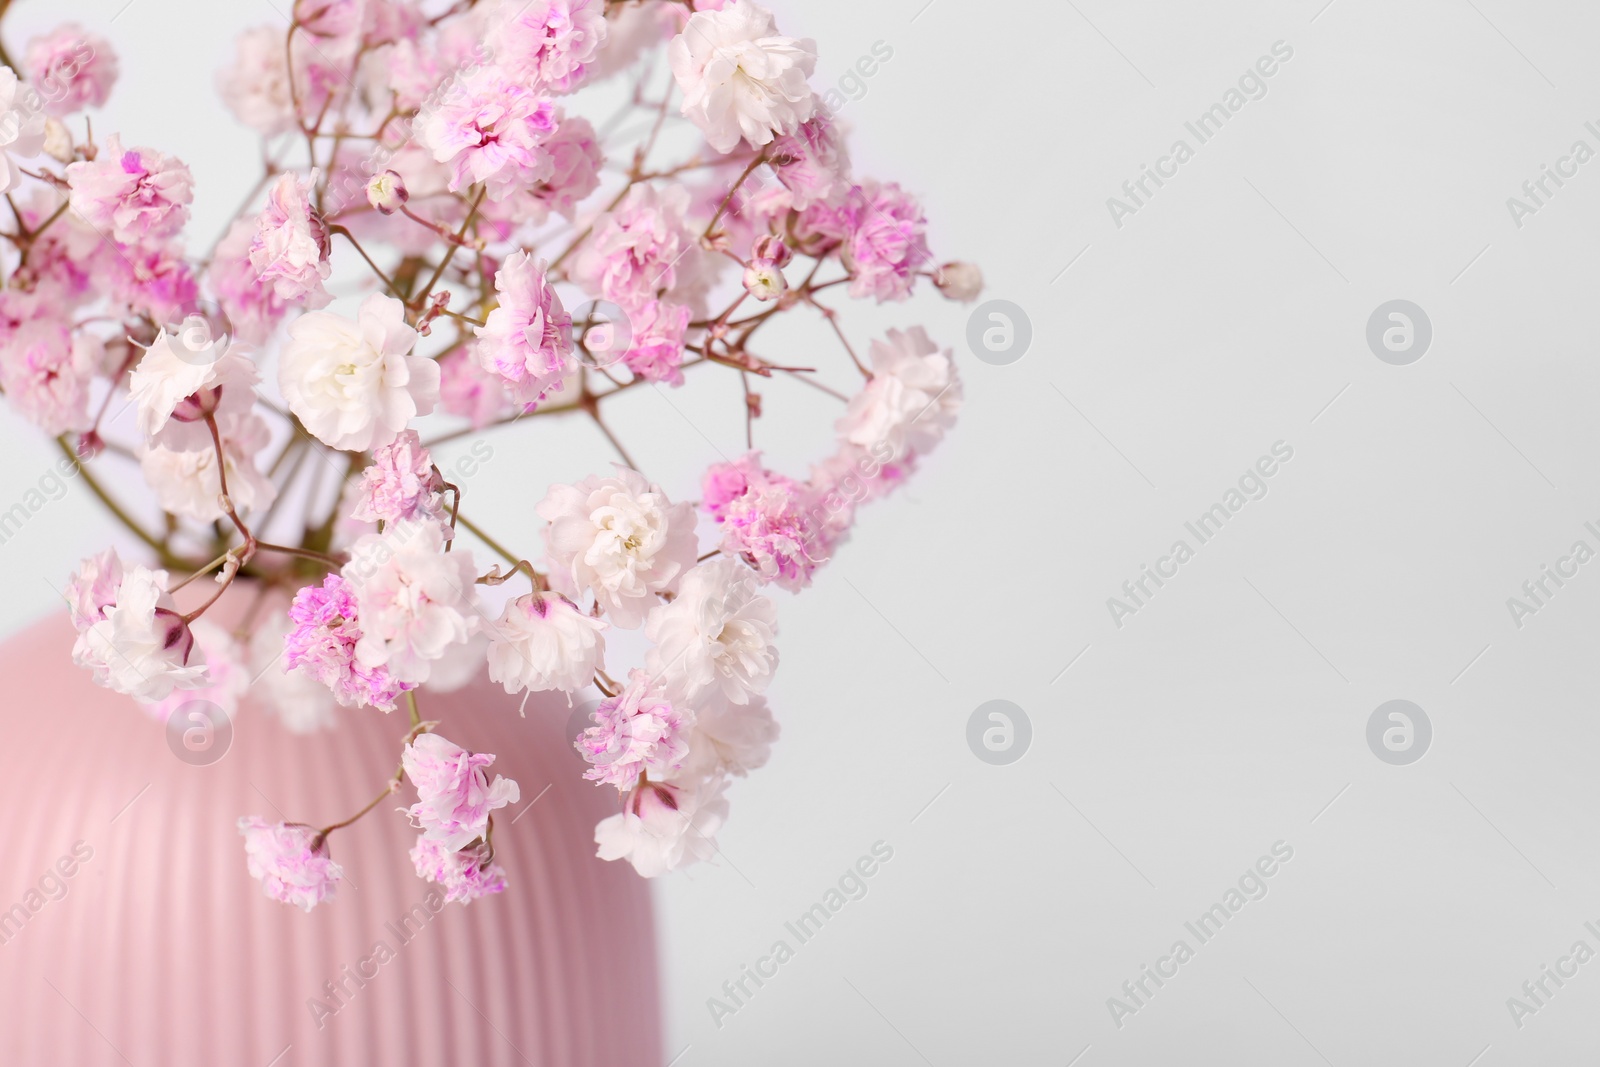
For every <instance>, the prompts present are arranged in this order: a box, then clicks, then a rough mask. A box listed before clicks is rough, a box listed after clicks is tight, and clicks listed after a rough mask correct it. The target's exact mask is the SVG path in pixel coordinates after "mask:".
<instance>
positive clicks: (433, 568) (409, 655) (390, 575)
mask: <svg viewBox="0 0 1600 1067" xmlns="http://www.w3.org/2000/svg"><path fill="white" fill-rule="evenodd" d="M340 574H341V575H343V577H344V579H345V581H347V582H349V583H350V585H351V587H352V588H353V589H354V590H355V595H356V604H357V607H358V608H359V610H360V613H361V640H360V641H358V642H357V643H356V661H357V662H359V663H360V664H361V665H362V666H364V667H368V668H376V667H387V668H388V670H389V675H390V677H392V678H394V680H395V681H398V682H411V683H414V684H417V685H421V684H422V683H423V682H426V681H427V680H428V675H429V673H430V671H431V668H432V664H433V661H434V660H437V659H439V658H441V657H442V656H444V654H445V653H446V652H447V651H449V648H450V646H451V645H453V644H458V643H460V642H464V641H466V640H467V639H468V638H469V637H471V636H472V634H473V633H474V632H475V630H476V629H477V621H478V620H477V615H476V609H475V607H474V603H475V597H476V589H475V584H474V583H475V582H476V581H477V578H478V573H477V571H476V570H475V569H474V566H473V562H472V553H471V552H469V551H467V550H466V549H457V550H456V551H453V552H445V551H444V536H443V534H442V533H441V532H440V530H439V524H438V523H435V522H397V523H394V524H393V525H391V526H389V527H388V528H387V529H385V530H384V531H383V533H381V534H368V535H367V536H365V537H363V538H361V539H360V540H358V541H357V542H356V543H355V544H354V545H352V546H351V548H350V562H349V563H346V564H345V565H344V568H343V569H342V570H341V571H340Z"/></svg>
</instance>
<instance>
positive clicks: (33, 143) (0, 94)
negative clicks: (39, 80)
mask: <svg viewBox="0 0 1600 1067" xmlns="http://www.w3.org/2000/svg"><path fill="white" fill-rule="evenodd" d="M42 104H43V102H42V101H41V100H40V99H39V94H38V93H36V92H34V91H33V89H32V87H31V86H28V85H24V84H23V83H22V82H21V81H19V80H18V78H17V72H16V71H14V70H12V69H11V68H10V67H0V193H9V192H10V191H11V190H13V189H15V188H16V187H17V185H18V184H19V183H20V182H21V181H22V171H21V170H20V169H19V168H18V167H17V165H16V163H15V162H14V161H13V160H12V157H13V156H15V157H17V158H20V159H29V158H31V157H33V156H36V155H38V154H39V153H40V152H41V151H42V150H43V149H44V138H45V115H44V110H43V106H42Z"/></svg>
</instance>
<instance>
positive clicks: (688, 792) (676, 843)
mask: <svg viewBox="0 0 1600 1067" xmlns="http://www.w3.org/2000/svg"><path fill="white" fill-rule="evenodd" d="M727 785H728V780H727V779H726V778H720V777H719V778H713V779H710V780H708V781H704V782H692V783H684V784H679V783H673V784H670V785H669V784H666V783H658V782H650V783H649V784H647V785H645V786H644V787H643V788H641V789H639V790H637V791H635V792H634V793H632V794H630V795H629V796H628V798H627V800H626V801H625V802H624V806H623V810H622V811H621V812H619V813H618V814H616V815H613V816H611V817H610V818H608V819H602V820H600V823H599V825H597V826H596V827H595V828H594V841H595V844H596V845H598V846H600V847H599V848H598V849H597V850H596V851H595V855H597V856H599V857H600V858H601V859H603V860H619V859H625V860H627V861H628V862H629V863H631V864H633V869H634V870H635V871H637V872H638V873H639V874H640V875H641V876H643V877H645V878H654V877H655V876H656V875H658V874H664V873H665V872H667V871H671V870H676V869H677V868H679V867H682V866H686V865H687V864H690V863H694V862H695V861H696V860H705V859H710V858H711V857H712V856H714V855H716V852H717V843H716V839H715V838H716V833H717V831H718V830H720V829H721V828H722V824H723V823H724V822H726V821H727V818H728V801H727V800H726V799H725V798H724V797H723V795H722V794H723V791H724V790H725V789H726V788H727Z"/></svg>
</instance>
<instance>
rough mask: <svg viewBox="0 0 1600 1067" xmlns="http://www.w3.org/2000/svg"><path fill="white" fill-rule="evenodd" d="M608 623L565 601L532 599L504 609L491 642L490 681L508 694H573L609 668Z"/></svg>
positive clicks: (559, 598)
mask: <svg viewBox="0 0 1600 1067" xmlns="http://www.w3.org/2000/svg"><path fill="white" fill-rule="evenodd" d="M605 630H606V623H605V620H604V619H596V618H592V617H590V616H588V615H585V614H584V613H583V612H581V611H579V610H578V609H577V608H576V607H574V606H573V604H572V601H570V600H568V599H567V598H566V597H564V596H560V595H553V594H530V595H528V596H519V597H517V598H516V599H515V600H513V601H511V602H510V603H509V604H507V605H506V610H505V614H503V615H501V616H500V621H499V622H497V623H495V624H494V631H493V636H491V637H490V639H489V678H490V680H491V681H496V682H500V683H501V684H502V685H504V686H505V687H506V692H508V693H515V692H517V691H518V690H521V689H526V690H528V691H529V692H534V693H537V692H542V691H544V690H548V689H558V690H561V691H563V692H567V693H572V692H576V691H577V690H579V689H582V688H583V687H584V686H586V685H588V684H589V683H590V682H591V681H593V680H594V675H595V672H596V671H598V670H599V669H600V668H601V667H602V666H603V665H604V663H605V654H606V640H605Z"/></svg>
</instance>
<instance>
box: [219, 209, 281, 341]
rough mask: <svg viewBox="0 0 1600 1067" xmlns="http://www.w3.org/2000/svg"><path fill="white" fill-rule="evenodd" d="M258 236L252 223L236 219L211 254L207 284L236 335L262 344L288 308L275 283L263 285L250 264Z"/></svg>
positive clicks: (241, 338) (243, 339)
mask: <svg viewBox="0 0 1600 1067" xmlns="http://www.w3.org/2000/svg"><path fill="white" fill-rule="evenodd" d="M255 235H256V224H255V222H254V221H253V220H251V219H235V220H234V222H233V224H232V225H231V226H229V227H228V232H227V234H226V236H224V237H223V238H222V240H221V241H219V242H218V243H217V248H216V251H215V252H213V253H212V256H211V266H210V267H209V268H207V270H206V284H207V285H208V286H209V287H210V289H211V292H212V295H214V296H215V297H216V300H217V305H218V306H219V307H221V308H222V312H223V314H225V315H226V316H227V317H228V320H229V322H230V323H232V325H233V331H234V333H235V335H236V336H237V337H238V338H239V339H240V340H241V341H244V342H246V343H248V344H252V345H260V344H265V343H266V342H267V339H268V338H270V337H271V336H272V333H273V331H274V330H275V329H277V326H278V323H279V322H280V321H282V319H283V316H284V314H285V313H286V312H287V311H288V310H289V305H288V304H287V303H286V302H285V301H284V299H283V297H281V296H279V295H278V289H277V286H276V284H274V285H262V284H261V282H260V280H259V274H258V273H257V271H256V266H255V264H254V263H252V262H251V261H250V247H251V245H252V244H254V242H255Z"/></svg>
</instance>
